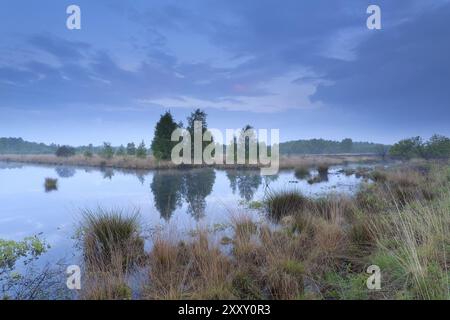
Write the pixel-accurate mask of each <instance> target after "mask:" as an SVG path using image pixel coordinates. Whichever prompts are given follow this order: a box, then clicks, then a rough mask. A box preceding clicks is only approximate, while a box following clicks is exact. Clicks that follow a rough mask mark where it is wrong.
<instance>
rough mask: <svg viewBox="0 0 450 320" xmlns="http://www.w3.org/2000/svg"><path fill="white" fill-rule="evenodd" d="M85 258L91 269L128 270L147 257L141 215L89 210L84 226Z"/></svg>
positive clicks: (82, 231)
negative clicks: (140, 222)
mask: <svg viewBox="0 0 450 320" xmlns="http://www.w3.org/2000/svg"><path fill="white" fill-rule="evenodd" d="M81 238H82V245H83V250H84V257H85V261H86V264H87V265H88V267H93V268H96V269H110V268H114V267H116V268H117V269H122V270H123V269H127V268H128V267H131V266H133V265H135V264H136V263H137V262H139V259H141V258H142V257H143V255H144V240H143V238H142V237H141V232H140V225H139V214H138V213H137V212H134V213H132V214H131V215H125V214H124V213H123V212H122V211H120V210H111V211H105V210H104V209H101V208H99V209H97V211H90V210H85V211H84V212H83V222H82V224H81Z"/></svg>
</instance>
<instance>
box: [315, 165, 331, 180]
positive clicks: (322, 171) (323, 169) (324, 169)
mask: <svg viewBox="0 0 450 320" xmlns="http://www.w3.org/2000/svg"><path fill="white" fill-rule="evenodd" d="M329 169H330V166H329V165H328V164H327V163H321V164H319V165H318V166H317V171H318V172H319V176H321V177H325V176H328V170H329Z"/></svg>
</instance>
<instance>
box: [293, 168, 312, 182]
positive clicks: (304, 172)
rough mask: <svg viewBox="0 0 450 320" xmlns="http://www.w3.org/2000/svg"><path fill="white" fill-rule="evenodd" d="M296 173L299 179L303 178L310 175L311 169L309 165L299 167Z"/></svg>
mask: <svg viewBox="0 0 450 320" xmlns="http://www.w3.org/2000/svg"><path fill="white" fill-rule="evenodd" d="M294 175H295V177H296V178H297V179H299V180H303V179H306V178H308V177H309V175H310V173H309V169H308V168H307V167H303V166H302V167H298V168H296V169H295V172H294Z"/></svg>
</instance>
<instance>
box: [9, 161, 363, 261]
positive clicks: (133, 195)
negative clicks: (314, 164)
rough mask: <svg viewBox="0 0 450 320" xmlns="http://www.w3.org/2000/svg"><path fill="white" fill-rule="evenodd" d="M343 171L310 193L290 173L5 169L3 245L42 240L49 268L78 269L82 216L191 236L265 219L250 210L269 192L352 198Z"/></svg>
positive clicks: (351, 183) (352, 182)
mask: <svg viewBox="0 0 450 320" xmlns="http://www.w3.org/2000/svg"><path fill="white" fill-rule="evenodd" d="M354 166H355V165H354ZM354 166H353V167H354ZM342 168H343V167H342V166H341V167H331V168H330V170H329V175H328V176H327V177H323V179H321V180H320V182H318V183H314V184H312V185H311V184H309V183H308V182H307V181H306V180H299V179H297V178H296V177H295V174H294V171H293V170H286V171H281V172H280V173H279V174H278V175H277V176H271V177H263V176H261V175H260V174H259V171H256V170H215V169H212V168H201V169H189V170H162V171H149V172H139V171H126V170H115V169H97V168H80V167H51V166H43V165H28V164H27V165H22V164H16V163H1V162H0V203H1V204H2V205H1V206H0V238H3V239H8V240H21V239H23V238H24V237H27V236H31V235H36V234H42V237H43V238H44V239H45V240H46V241H47V242H48V243H49V244H50V245H51V250H50V251H49V253H48V254H47V255H46V257H47V259H48V260H53V259H60V258H61V259H65V260H66V261H67V262H68V263H76V260H77V257H76V256H77V254H76V250H74V240H73V236H74V233H75V230H76V226H77V223H79V221H80V216H81V212H82V210H84V209H96V208H98V207H100V206H101V207H102V208H106V209H110V208H119V209H123V210H124V212H131V211H133V210H139V212H140V216H141V219H142V222H143V224H144V225H145V227H146V228H150V229H152V228H164V227H167V226H174V227H175V228H177V229H183V230H189V229H192V228H194V227H195V226H196V225H198V224H201V225H204V226H210V225H216V224H223V223H226V222H228V221H229V219H230V216H231V215H232V214H233V213H234V212H242V211H246V212H250V213H251V214H255V215H259V216H260V217H261V213H257V212H254V211H252V210H249V209H246V206H248V204H249V203H251V202H252V201H261V200H263V199H264V195H265V193H266V192H267V191H268V190H286V189H291V188H292V189H296V190H299V191H300V192H302V193H303V194H305V195H308V196H312V197H318V196H323V195H326V194H328V193H330V192H336V193H347V194H352V193H354V192H355V191H356V190H357V189H358V186H359V185H360V183H361V181H362V180H361V178H358V177H356V176H355V175H354V174H353V175H346V174H344V173H343V172H342V170H341V169H342ZM311 174H312V175H313V176H314V175H317V172H314V171H312V172H311ZM46 178H54V179H58V183H57V184H58V187H57V190H48V189H47V190H46V188H45V187H44V182H45V179H46Z"/></svg>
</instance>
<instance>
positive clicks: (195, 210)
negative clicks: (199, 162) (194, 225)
mask: <svg viewBox="0 0 450 320" xmlns="http://www.w3.org/2000/svg"><path fill="white" fill-rule="evenodd" d="M183 178H184V188H183V191H184V199H185V201H186V202H187V204H188V212H189V214H191V215H192V216H193V217H194V219H196V220H200V219H201V218H203V217H204V215H205V209H206V200H205V198H206V197H207V196H209V195H210V194H211V192H212V188H213V186H214V182H215V180H216V173H215V171H214V169H211V168H206V169H199V170H189V171H187V172H186V173H185V175H184V177H183Z"/></svg>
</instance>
